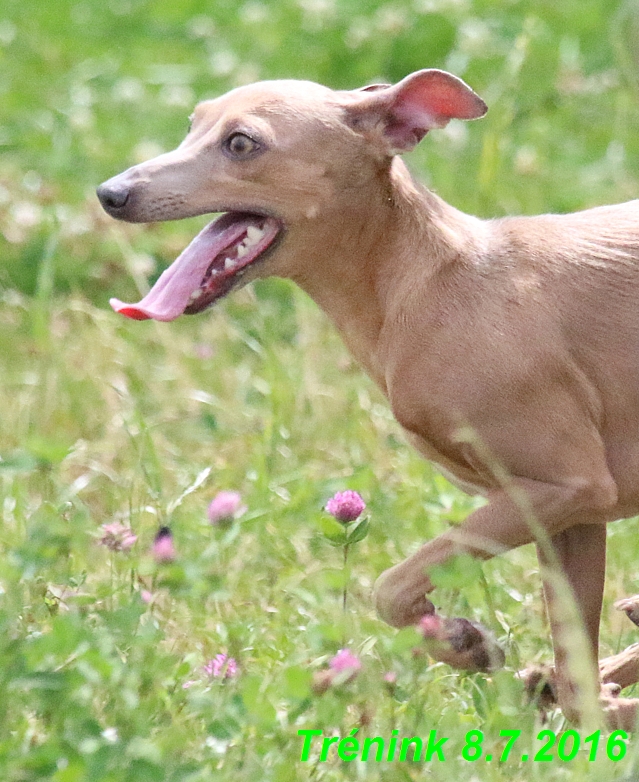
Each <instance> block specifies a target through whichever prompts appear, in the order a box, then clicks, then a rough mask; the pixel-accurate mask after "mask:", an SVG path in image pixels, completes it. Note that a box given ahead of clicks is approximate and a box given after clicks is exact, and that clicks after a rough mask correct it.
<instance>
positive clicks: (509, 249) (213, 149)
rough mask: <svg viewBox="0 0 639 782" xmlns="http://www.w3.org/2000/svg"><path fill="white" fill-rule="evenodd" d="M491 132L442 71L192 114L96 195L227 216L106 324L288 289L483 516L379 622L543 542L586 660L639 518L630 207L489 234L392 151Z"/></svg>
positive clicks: (438, 554)
mask: <svg viewBox="0 0 639 782" xmlns="http://www.w3.org/2000/svg"><path fill="white" fill-rule="evenodd" d="M484 112H485V106H484V104H483V102H482V101H481V100H480V99H479V98H478V97H477V96H476V95H475V94H474V93H473V92H472V91H471V90H470V89H469V88H468V87H467V86H466V85H465V84H463V82H461V81H460V80H458V79H455V77H452V76H450V74H445V73H443V72H441V71H420V72H419V73H416V74H413V75H412V76H409V77H407V78H406V79H405V80H404V81H402V82H400V84H398V85H395V86H393V87H391V86H388V85H375V86H373V87H369V88H365V89H363V90H355V91H352V92H333V91H332V90H329V89H327V88H324V87H320V86H319V85H314V84H309V83H303V82H267V83H262V84H258V85H252V86H250V87H244V88H240V89H238V90H234V91H233V92H231V93H229V94H228V95H226V96H223V97H222V98H219V99H217V100H215V101H209V102H205V103H203V104H201V105H200V106H199V107H198V108H197V110H196V114H195V121H194V124H193V127H192V129H191V131H190V133H189V135H188V136H187V138H186V139H185V141H184V142H183V143H182V144H181V145H180V147H178V149H177V150H175V151H174V152H170V153H168V154H166V155H162V156H160V157H159V158H156V159H155V160H153V161H149V162H148V163H144V164H142V165H140V166H136V167H134V168H132V169H130V170H129V171H127V172H125V173H124V174H121V175H119V176H118V177H115V178H114V179H112V180H110V181H109V182H107V183H105V185H103V186H102V187H101V188H100V190H99V191H98V192H99V195H100V199H101V201H102V203H103V205H104V206H105V208H106V209H107V210H108V211H109V212H110V213H111V214H113V215H114V216H116V217H119V218H121V219H126V220H130V221H140V222H145V221H151V220H168V219H178V218H182V217H187V216H192V215H195V214H203V213H208V212H215V211H221V210H224V211H226V212H230V215H226V216H225V217H223V218H221V221H219V222H218V223H217V224H213V226H209V227H207V228H206V229H205V230H204V231H203V232H202V234H200V236H199V237H198V238H197V240H195V241H194V242H193V243H192V245H191V246H190V247H189V248H188V249H187V250H186V251H185V253H183V255H182V256H181V257H180V259H178V261H177V262H176V264H174V266H173V267H172V269H171V270H170V271H168V272H166V273H165V276H164V277H163V278H162V279H161V280H160V282H159V283H158V284H157V285H156V286H155V288H154V289H153V291H152V292H151V294H149V296H147V297H146V298H145V299H144V300H143V301H142V302H140V303H139V304H137V305H124V304H122V303H121V302H115V303H114V306H115V307H116V309H118V310H119V311H122V312H123V313H124V314H127V315H129V316H130V317H134V318H146V317H154V318H157V319H160V320H171V319H173V318H174V317H177V316H178V315H179V314H181V313H182V312H183V311H186V312H195V311H199V310H200V309H204V308H205V307H206V306H208V304H210V303H211V301H213V300H215V299H216V298H218V297H219V296H221V295H224V293H226V292H227V291H228V290H230V289H231V288H232V287H234V286H235V285H236V284H238V282H239V280H240V278H241V279H242V283H244V282H246V281H249V280H251V279H254V278H256V277H261V276H267V275H278V276H283V277H288V278H290V279H292V280H294V281H295V282H297V283H298V284H299V285H300V286H301V287H302V288H303V289H304V290H306V291H307V293H309V294H310V295H311V296H312V297H313V299H315V301H316V302H317V303H318V304H319V305H320V306H321V307H322V309H324V311H325V312H326V313H327V314H328V315H329V317H330V318H331V319H332V320H333V322H334V323H335V325H336V327H337V328H338V329H339V331H340V332H341V334H342V336H343V338H344V340H345V342H346V344H347V346H348V347H349V349H350V350H351V352H352V353H353V355H354V356H355V357H356V358H357V359H358V361H359V362H360V363H361V364H362V366H363V367H364V368H365V369H366V370H367V372H368V373H369V374H370V375H371V377H372V378H373V379H374V380H375V382H376V383H377V384H378V385H379V387H380V388H381V390H382V391H383V392H384V394H385V395H386V396H387V397H388V399H389V402H390V404H391V407H392V409H393V412H394V414H395V416H396V418H397V420H398V421H399V423H400V424H401V425H402V426H403V427H404V429H405V430H406V432H407V433H408V436H409V438H410V440H411V442H412V443H413V444H414V445H415V446H416V447H417V448H418V450H419V451H421V452H422V453H423V454H424V455H425V456H426V457H427V458H429V459H432V460H434V461H435V462H437V463H438V464H439V465H441V467H442V468H443V469H444V470H445V472H446V473H447V474H448V475H449V476H450V477H451V478H452V479H453V480H454V481H456V482H457V483H458V484H459V485H460V486H462V488H464V489H466V490H468V491H477V492H481V493H483V494H484V495H485V496H486V497H487V499H488V504H487V505H485V506H483V507H481V508H479V509H478V510H476V511H475V512H474V513H472V514H471V515H470V516H469V517H468V519H467V520H466V521H465V522H464V523H463V524H462V525H460V526H459V527H457V528H455V529H454V530H451V531H450V532H448V533H446V534H444V535H442V536H440V537H439V538H437V539H436V540H434V541H430V542H428V543H426V544H425V545H424V546H423V547H422V548H421V549H420V550H419V551H418V552H417V553H416V554H414V555H413V556H412V557H410V558H409V559H408V560H406V561H405V562H403V563H401V564H399V565H396V566H395V567H394V568H391V569H390V570H389V571H387V572H386V573H385V574H383V575H382V576H381V577H380V580H379V581H378V585H377V588H376V605H377V609H378V611H379V613H380V615H381V617H382V618H383V619H385V620H386V621H387V622H389V623H390V624H392V625H395V626H402V625H407V624H413V623H417V622H418V621H419V620H420V618H421V617H423V616H424V615H425V614H429V613H432V611H433V606H432V604H431V603H430V602H429V601H428V600H427V598H426V593H427V592H429V591H430V590H431V589H432V585H431V583H430V581H429V579H428V575H427V571H428V569H429V568H430V567H432V566H433V565H436V564H439V563H442V562H444V561H445V560H447V559H448V558H449V557H450V556H452V555H454V554H456V553H458V552H460V551H467V552H470V553H471V554H473V555H475V556H478V557H484V558H485V557H488V556H492V555H493V554H494V553H497V552H498V551H504V550H507V549H509V548H512V547H514V546H518V545H521V544H524V543H528V542H531V541H536V542H537V544H538V551H539V554H540V558H541V560H542V562H543V563H548V562H550V561H551V560H552V559H553V557H556V559H557V560H558V561H559V563H560V565H561V567H562V569H563V572H564V574H565V576H566V579H567V581H568V582H569V584H570V585H571V586H572V589H573V591H574V595H575V598H576V601H577V605H578V607H579V609H580V611H581V615H582V617H583V620H584V624H585V628H586V631H587V635H588V638H589V641H590V644H591V647H592V652H593V660H594V659H596V654H597V638H598V629H599V617H600V612H601V601H602V593H603V582H604V569H605V524H606V523H607V522H609V521H613V520H615V519H617V518H622V517H626V516H630V515H634V514H636V513H639V436H638V435H639V306H638V299H639V201H634V202H630V203H627V204H621V205H618V206H609V207H600V208H595V209H590V210H588V211H584V212H580V213H577V214H572V215H565V216H552V215H546V216H539V217H526V218H523V217H522V218H504V219H500V220H494V221H481V220H479V219H477V218H474V217H470V216H468V215H465V214H463V213H461V212H459V211H457V210H456V209H454V208H453V207H452V206H449V205H448V204H446V203H445V202H443V201H442V200H441V199H440V198H438V197H437V196H436V195H434V194H433V193H431V192H429V191H427V190H424V189H423V188H421V187H420V186H419V185H417V184H416V183H415V182H414V180H413V179H412V178H411V176H410V175H409V173H408V171H407V170H406V168H405V166H404V164H403V163H402V161H401V159H400V158H399V157H397V156H396V153H397V152H401V151H405V150H407V149H410V148H412V146H414V144H416V143H417V142H418V141H419V140H420V139H421V137H422V136H423V135H424V134H425V133H426V132H427V131H428V130H430V129H432V128H435V127H442V126H444V125H445V124H446V123H447V122H448V120H449V119H451V118H463V119H473V118H476V117H479V116H481V115H482V114H483V113H484ZM216 225H217V227H216ZM240 239H242V243H241V244H239V246H238V243H239V240H240ZM249 239H250V241H249ZM226 254H227V255H229V257H228V258H227V259H226V260H224V258H223V256H224V255H226ZM246 258H248V261H245V260H243V259H246ZM258 258H260V260H261V262H260V263H255V261H256V260H257V259H258ZM189 286H190V287H189ZM191 289H193V290H191ZM189 292H190V296H189ZM540 530H541V534H540ZM546 536H547V538H549V539H551V540H552V544H553V546H552V551H551V549H550V548H549V547H547V546H546V545H545V543H544V538H545V537H546ZM546 589H547V593H548V597H549V607H550V617H551V624H552V630H553V639H554V642H555V657H556V673H557V685H558V694H559V699H560V702H561V703H562V705H563V706H564V707H565V708H566V709H568V710H569V711H570V710H572V712H573V713H574V711H575V708H574V704H575V694H574V691H573V689H574V688H573V687H572V686H571V684H570V676H569V673H568V669H567V665H566V645H565V643H563V642H562V638H561V622H562V620H561V616H560V613H561V612H559V611H556V612H553V602H554V600H553V592H554V587H553V582H552V580H549V581H547V582H546ZM447 659H449V660H450V661H451V662H452V663H453V664H456V663H458V664H464V661H465V660H466V659H467V658H466V657H464V655H463V654H461V653H460V654H459V655H457V656H456V655H455V653H454V651H453V652H452V653H451V654H449V655H448V657H447ZM626 703H628V702H626ZM633 718H634V706H632V707H628V717H627V720H626V722H629V721H630V720H631V719H633Z"/></svg>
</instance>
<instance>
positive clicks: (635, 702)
mask: <svg viewBox="0 0 639 782" xmlns="http://www.w3.org/2000/svg"><path fill="white" fill-rule="evenodd" d="M612 687H614V685H612V686H611V685H604V686H603V687H602V688H601V694H600V696H599V703H600V704H601V708H602V709H603V713H604V716H605V718H606V723H607V725H608V727H609V728H610V730H625V731H628V732H631V731H634V730H635V727H636V724H637V711H638V709H639V699H637V698H619V697H618V695H619V692H620V690H621V688H620V687H619V686H618V685H617V686H616V690H614V689H612Z"/></svg>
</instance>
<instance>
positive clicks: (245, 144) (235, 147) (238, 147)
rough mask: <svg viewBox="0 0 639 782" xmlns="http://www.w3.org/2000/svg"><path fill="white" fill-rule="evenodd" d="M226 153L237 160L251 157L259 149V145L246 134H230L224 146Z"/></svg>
mask: <svg viewBox="0 0 639 782" xmlns="http://www.w3.org/2000/svg"><path fill="white" fill-rule="evenodd" d="M224 147H225V149H226V151H227V152H228V153H229V154H230V155H232V156H233V157H234V158H237V159H238V160H243V159H245V158H248V157H251V155H254V154H255V153H256V152H257V151H258V150H259V149H260V145H259V144H258V143H257V141H254V140H253V139H252V138H251V137H250V136H247V135H246V133H233V134H231V135H230V136H229V137H228V138H227V139H226V142H225V144H224Z"/></svg>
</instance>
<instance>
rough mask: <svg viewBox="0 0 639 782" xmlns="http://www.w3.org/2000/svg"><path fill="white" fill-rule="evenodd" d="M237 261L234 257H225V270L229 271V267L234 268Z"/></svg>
mask: <svg viewBox="0 0 639 782" xmlns="http://www.w3.org/2000/svg"><path fill="white" fill-rule="evenodd" d="M236 263H237V261H234V260H233V259H232V258H225V259H224V271H228V270H229V269H232V268H233V267H234V266H235V264H236Z"/></svg>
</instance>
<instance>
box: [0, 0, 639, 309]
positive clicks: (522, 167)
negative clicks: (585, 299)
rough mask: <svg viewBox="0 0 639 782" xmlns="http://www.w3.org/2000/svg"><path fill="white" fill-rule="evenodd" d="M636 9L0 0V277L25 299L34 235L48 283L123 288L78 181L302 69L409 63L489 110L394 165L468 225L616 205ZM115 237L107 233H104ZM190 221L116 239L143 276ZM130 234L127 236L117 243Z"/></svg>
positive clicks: (628, 151) (628, 181)
mask: <svg viewBox="0 0 639 782" xmlns="http://www.w3.org/2000/svg"><path fill="white" fill-rule="evenodd" d="M638 8H639V7H638V4H637V2H636V0H622V1H621V2H619V1H618V0H566V1H565V2H554V1H553V0H508V1H507V2H503V3H495V2H494V0H414V2H402V1H401V0H398V1H397V2H379V1H378V0H340V2H337V0H277V2H268V1H267V0H265V1H264V2H258V1H257V0H248V2H236V1H235V0H218V1H217V2H205V1H204V0H183V1H182V2H179V3H178V2H174V1H173V0H105V1H104V2H100V1H99V0H56V2H55V3H53V2H41V1H40V0H4V2H3V3H2V8H1V9H0V210H1V211H0V242H2V251H1V253H0V285H3V286H4V287H7V288H16V289H17V290H19V291H22V292H25V293H28V294H32V293H34V291H35V289H36V286H37V279H38V269H39V268H40V266H41V261H42V257H43V253H44V252H45V248H46V246H47V242H48V241H49V239H50V237H51V236H52V235H53V234H55V235H56V247H55V248H54V249H53V250H52V251H51V254H52V258H51V265H52V267H53V269H52V272H51V273H52V275H53V278H54V283H53V284H54V286H55V290H56V292H59V293H67V292H69V291H70V290H75V291H82V293H83V295H86V296H88V297H90V298H91V299H93V300H95V301H96V302H99V303H100V304H101V305H102V304H104V303H105V301H106V298H107V295H108V293H107V289H108V292H109V293H111V294H119V295H122V296H123V297H124V298H125V299H126V295H127V291H128V292H129V294H130V290H131V282H130V280H128V279H127V278H128V273H127V271H126V269H125V268H124V267H125V264H124V263H123V257H122V256H123V253H122V249H121V247H118V246H117V242H116V241H115V239H114V237H115V236H116V235H117V234H116V231H115V230H114V228H113V224H112V223H111V222H109V221H108V220H106V219H105V218H104V217H103V216H102V215H101V214H100V212H99V209H98V205H97V203H96V199H95V197H94V188H95V187H96V185H97V184H99V183H100V182H101V181H103V180H104V179H106V178H108V177H109V176H111V175H113V174H115V173H117V172H119V171H120V170H123V169H124V168H126V167H127V166H129V165H131V164H133V163H136V162H139V161H141V160H144V159H147V158H149V157H152V156H154V155H156V154H157V153H158V152H161V151H164V150H168V149H171V148H173V147H174V146H176V145H177V144H178V143H179V142H180V140H181V139H182V137H183V135H184V133H185V132H186V128H187V117H188V116H189V114H190V112H191V109H192V107H193V105H194V104H195V103H196V102H197V101H199V100H202V99H204V98H208V97H212V96H216V95H219V94H221V93H223V92H225V91H226V90H228V89H229V88H231V87H233V86H236V85H239V84H243V83H246V82H251V81H255V80H258V79H273V78H282V77H284V78H302V79H311V80H314V81H319V82H321V83H324V84H326V85H329V86H332V87H335V88H354V87H358V86H361V85H363V84H366V83H369V82H374V81H378V80H380V79H381V80H388V81H392V82H395V81H398V80H400V79H401V78H403V77H404V76H405V75H406V74H408V73H410V72H411V71H414V70H418V69H420V68H425V67H437V68H445V69H447V70H450V71H452V72H453V73H455V74H456V75H458V76H461V77H462V78H463V79H465V80H466V81H467V82H468V83H469V84H470V85H471V86H472V87H473V88H474V89H475V90H476V91H477V92H478V93H479V94H480V95H482V97H483V98H484V99H485V100H486V102H487V103H488V105H489V107H490V110H489V113H488V115H487V116H486V118H484V119H483V120H481V121H480V122H477V123H474V124H469V125H464V124H463V123H451V125H450V126H449V128H447V129H446V130H445V131H443V132H437V133H432V134H431V135H430V136H429V137H428V139H427V140H426V142H425V143H424V144H422V145H421V146H420V148H419V149H418V150H417V151H416V152H415V153H414V154H413V155H412V156H411V157H410V165H411V167H412V169H413V170H414V171H415V172H416V173H417V174H418V175H419V176H420V177H421V178H422V179H423V180H424V181H425V182H426V183H427V184H428V185H430V186H431V187H433V188H434V189H435V190H437V191H438V192H439V193H440V194H441V195H442V196H443V197H444V198H446V199H448V200H450V201H451V202H452V203H453V204H455V205H456V206H458V207H459V208H461V209H463V210H467V211H470V212H474V213H476V214H479V215H482V216H486V217H489V216H500V215H503V214H507V213H525V214H528V213H534V212H539V211H570V210H574V209H579V208H582V207H585V206H590V205H593V204H599V203H604V202H616V201H622V200H624V199H628V198H631V197H633V196H634V195H636V193H637V176H638V172H639V155H638V152H639V136H638V134H637V127H638V119H639V108H638V99H637V95H638V89H639V10H638ZM119 230H123V229H122V228H121V227H120V229H119ZM193 233H194V228H193V225H192V224H191V225H185V224H180V225H176V226H168V227H162V228H157V227H151V228H148V227H147V228H142V229H129V230H128V232H127V234H126V235H127V236H129V237H135V247H136V253H139V254H140V256H142V257H138V258H137V261H138V264H139V266H140V271H141V272H142V273H143V274H146V275H148V276H150V277H153V276H154V275H157V274H158V272H159V271H160V270H161V268H162V267H163V266H164V265H165V264H166V263H167V262H169V261H170V260H172V258H173V257H174V254H175V252H176V250H179V249H180V248H181V247H182V246H183V244H184V243H185V241H186V239H187V238H188V237H190V236H192V235H193ZM132 241H133V239H132Z"/></svg>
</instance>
